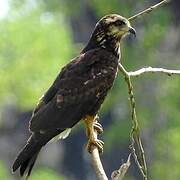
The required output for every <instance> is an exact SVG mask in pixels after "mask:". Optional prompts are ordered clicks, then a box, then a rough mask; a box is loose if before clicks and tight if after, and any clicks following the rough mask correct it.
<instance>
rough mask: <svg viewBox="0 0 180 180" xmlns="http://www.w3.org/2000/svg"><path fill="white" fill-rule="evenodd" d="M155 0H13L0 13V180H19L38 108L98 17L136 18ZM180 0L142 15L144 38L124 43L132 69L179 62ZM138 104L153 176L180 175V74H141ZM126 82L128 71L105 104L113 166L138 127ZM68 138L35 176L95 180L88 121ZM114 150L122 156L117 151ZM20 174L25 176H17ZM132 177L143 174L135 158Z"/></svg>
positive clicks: (106, 159) (45, 155)
mask: <svg viewBox="0 0 180 180" xmlns="http://www.w3.org/2000/svg"><path fill="white" fill-rule="evenodd" d="M154 2H155V1H153V0H146V1H145V0H138V1H133V0H127V1H125V0H111V1H105V0H98V1H95V0H92V1H90V0H86V1H85V0H84V1H83V0H77V1H71V0H52V1H47V0H38V1H36V0H16V1H13V0H9V1H8V13H7V14H6V16H4V17H3V18H1V20H0V34H1V37H0V179H5V180H6V179H7V180H11V179H15V178H16V175H13V176H12V175H11V172H10V166H11V163H12V162H13V160H14V158H15V156H16V154H17V152H18V151H19V149H20V148H21V147H22V146H23V145H24V143H25V140H26V138H27V137H28V132H27V128H28V120H29V117H30V115H31V111H32V109H33V107H34V106H35V104H36V103H37V101H38V99H39V98H40V97H41V95H42V94H43V93H44V91H45V90H46V89H47V88H48V87H49V86H50V85H51V83H52V82H53V80H54V79H55V77H56V75H57V74H58V72H59V71H60V69H61V67H62V66H63V65H64V64H66V63H67V62H69V60H70V59H71V58H73V57H74V56H76V55H77V54H78V53H79V51H80V50H81V48H82V47H83V46H84V45H85V43H87V41H88V39H89V36H90V33H91V32H92V31H93V27H94V25H95V23H96V22H97V20H98V19H99V18H100V17H102V16H103V15H105V14H108V13H118V14H121V15H124V16H126V17H129V16H131V15H133V14H134V13H135V12H137V11H139V10H142V9H143V8H144V7H147V6H149V4H152V3H154ZM178 5H180V4H179V1H173V2H172V5H171V6H168V7H166V8H165V7H164V8H162V9H158V10H157V11H155V12H153V13H151V14H150V15H147V16H145V17H144V18H142V19H140V20H137V21H136V23H134V24H133V26H134V27H135V28H136V30H137V38H136V39H131V38H130V37H127V38H126V40H124V42H123V44H122V45H121V48H122V58H121V61H122V63H123V64H124V66H125V67H127V69H128V70H136V69H138V68H141V67H144V66H153V67H166V68H170V69H180V62H179V55H180V51H179V50H180V35H179V34H180V26H179V18H180V16H179V14H180V13H178V12H177V11H176V8H177V7H178ZM134 81H135V82H134V85H135V87H134V88H135V96H136V100H137V111H138V118H139V120H140V125H141V128H142V139H143V143H144V146H145V151H146V157H147V161H148V167H149V177H150V179H152V180H156V179H158V180H161V179H162V180H165V179H167V180H168V179H170V178H171V179H173V180H176V179H177V180H178V179H180V171H179V168H180V121H179V117H180V111H179V109H180V100H179V99H180V77H176V76H173V77H167V76H164V75H157V74H156V75H150V74H149V75H144V76H142V77H140V78H137V79H134ZM127 98H128V94H127V89H126V84H125V83H124V80H123V78H122V77H121V76H118V78H117V81H116V83H115V85H114V88H113V90H112V91H111V93H110V95H109V98H108V99H107V100H106V102H105V104H104V106H103V108H102V110H101V119H102V121H101V122H102V124H103V126H104V129H105V131H104V134H103V136H102V138H103V139H104V141H105V152H104V154H103V155H102V159H103V163H104V165H105V169H106V171H107V172H108V173H109V174H110V172H111V171H112V170H114V169H117V168H118V167H119V165H120V163H121V161H122V160H123V159H126V158H127V155H128V154H129V149H128V145H129V130H130V126H131V121H130V115H129V107H128V99H127ZM79 127H81V125H79V126H77V127H76V128H75V129H74V131H73V133H72V134H71V136H70V137H69V138H68V139H67V140H66V141H61V142H57V143H54V144H51V145H48V146H47V148H45V149H44V150H43V151H42V153H41V155H40V157H39V159H38V162H37V165H36V167H35V169H34V171H33V175H32V177H31V178H30V179H32V180H36V179H45V180H60V179H78V180H79V179H82V180H85V179H87V180H88V179H95V177H94V172H93V171H92V169H91V167H90V162H89V159H88V154H87V153H86V152H85V150H84V145H85V144H86V138H85V133H84V131H83V128H79ZM114 156H115V157H114ZM17 179H18V176H17ZM127 179H138V180H139V179H140V177H139V172H138V169H137V168H136V166H135V165H134V164H133V165H132V166H131V168H130V171H129V173H128V177H127Z"/></svg>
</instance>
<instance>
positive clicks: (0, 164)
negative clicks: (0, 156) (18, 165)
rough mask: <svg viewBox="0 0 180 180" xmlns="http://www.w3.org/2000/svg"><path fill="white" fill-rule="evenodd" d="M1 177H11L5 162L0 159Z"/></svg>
mask: <svg viewBox="0 0 180 180" xmlns="http://www.w3.org/2000/svg"><path fill="white" fill-rule="evenodd" d="M0 179H4V180H8V179H10V178H9V173H8V171H7V168H6V167H5V166H4V163H3V162H2V161H0Z"/></svg>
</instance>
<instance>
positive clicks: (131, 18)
mask: <svg viewBox="0 0 180 180" xmlns="http://www.w3.org/2000/svg"><path fill="white" fill-rule="evenodd" d="M170 1H171V0H164V1H161V2H159V3H158V4H155V5H154V6H151V7H149V8H147V9H145V10H144V11H141V12H139V13H138V14H135V15H134V16H131V17H130V18H128V20H129V21H133V20H135V19H136V18H139V17H140V16H142V15H144V14H147V13H150V12H151V11H153V10H154V9H156V8H158V7H161V6H163V5H164V4H167V3H169V2H170Z"/></svg>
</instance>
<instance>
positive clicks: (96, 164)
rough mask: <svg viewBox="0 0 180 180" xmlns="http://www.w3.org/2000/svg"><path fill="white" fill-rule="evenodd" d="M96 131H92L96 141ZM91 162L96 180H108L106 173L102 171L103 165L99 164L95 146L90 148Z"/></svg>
mask: <svg viewBox="0 0 180 180" xmlns="http://www.w3.org/2000/svg"><path fill="white" fill-rule="evenodd" d="M97 135H98V133H97V131H96V130H94V136H95V138H96V139H97ZM90 155H91V162H92V165H93V168H94V170H95V173H96V176H97V178H98V180H108V178H107V176H106V173H105V171H104V168H103V165H102V163H101V159H100V157H99V151H98V148H97V147H96V146H92V147H91V154H90Z"/></svg>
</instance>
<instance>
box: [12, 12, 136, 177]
mask: <svg viewBox="0 0 180 180" xmlns="http://www.w3.org/2000/svg"><path fill="white" fill-rule="evenodd" d="M129 33H132V34H134V35H135V34H136V32H135V30H134V29H133V28H132V27H131V25H130V23H129V21H128V20H127V19H126V18H124V17H122V16H120V15H117V14H111V15H107V16H105V17H103V18H102V19H100V21H99V22H98V23H97V24H96V26H95V29H94V31H93V33H92V35H91V38H90V40H89V42H88V44H87V45H86V46H85V48H84V49H83V50H82V51H81V53H80V54H79V55H78V56H77V57H76V58H74V59H73V60H71V61H70V62H69V63H68V64H67V65H66V66H65V67H63V68H62V70H61V72H60V73H59V75H58V76H57V78H56V79H55V81H54V82H53V84H52V86H51V87H50V88H49V89H48V90H47V92H46V93H45V94H44V95H43V97H42V98H41V99H40V101H39V103H38V105H37V107H36V108H35V110H34V112H33V114H32V117H31V120H30V126H29V129H30V132H31V136H30V138H29V139H28V141H27V144H26V145H25V146H24V148H23V149H22V150H21V152H20V153H19V155H18V156H17V158H16V160H15V162H14V164H13V167H12V170H13V172H14V171H16V170H17V169H18V168H20V175H21V176H23V175H25V176H26V178H28V177H29V175H30V173H31V170H32V168H33V165H34V163H35V161H36V158H37V156H38V153H39V152H40V150H41V148H42V147H43V146H45V145H46V144H47V143H48V142H49V141H50V140H51V139H53V138H54V137H57V136H59V138H66V137H67V136H68V134H69V132H70V130H71V128H72V127H73V126H74V125H76V124H77V123H78V122H79V121H80V120H84V122H85V125H86V131H87V135H88V144H87V148H88V151H89V152H91V145H92V144H93V145H95V146H97V147H98V149H99V151H102V149H103V142H102V141H100V140H98V139H96V138H95V137H94V133H93V131H94V128H96V130H98V131H99V132H101V130H102V129H101V125H100V124H99V123H94V122H95V119H96V115H97V112H98V110H99V109H100V106H101V104H102V103H103V101H104V99H105V97H106V95H107V93H108V91H109V90H110V89H111V87H112V85H113V82H114V79H115V77H116V74H117V69H118V61H119V59H120V41H121V39H122V37H124V36H125V35H126V34H129Z"/></svg>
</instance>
